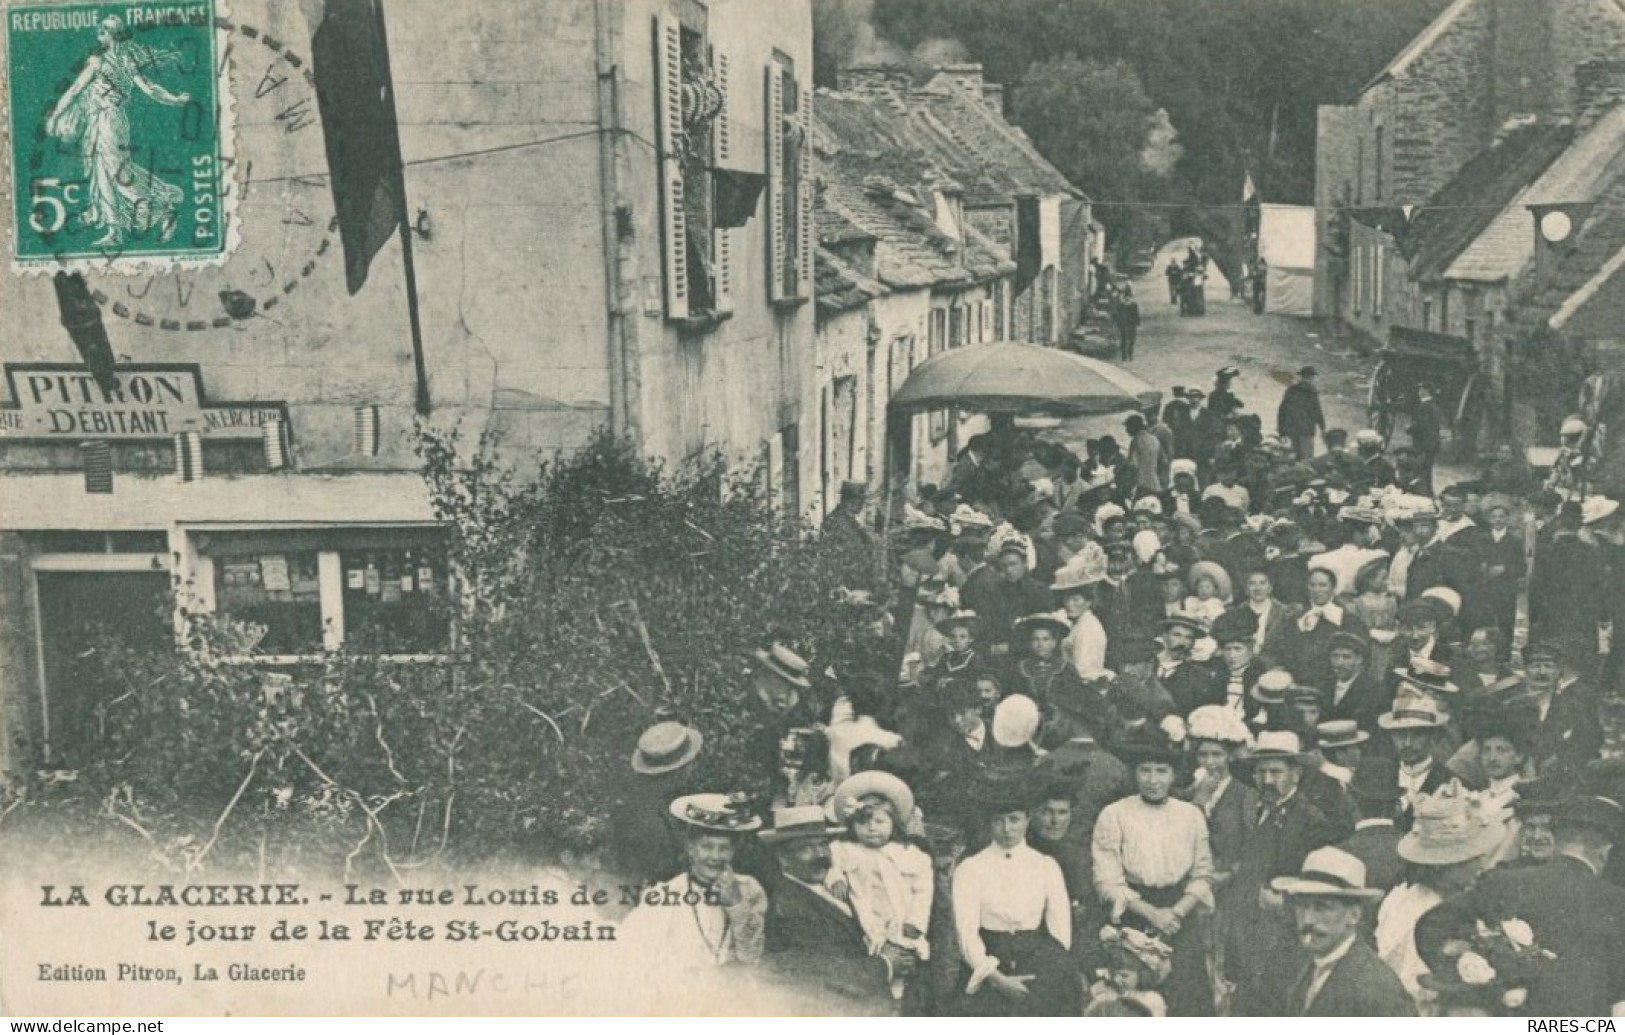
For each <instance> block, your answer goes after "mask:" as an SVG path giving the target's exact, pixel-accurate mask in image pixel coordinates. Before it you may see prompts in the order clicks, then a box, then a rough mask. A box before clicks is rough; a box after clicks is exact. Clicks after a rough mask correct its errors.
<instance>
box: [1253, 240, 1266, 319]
mask: <svg viewBox="0 0 1625 1035" xmlns="http://www.w3.org/2000/svg"><path fill="white" fill-rule="evenodd" d="M1252 279H1253V312H1254V313H1256V314H1258V315H1259V316H1262V315H1264V294H1265V292H1266V291H1267V290H1268V288H1269V280H1270V264H1269V263H1268V262H1265V261H1264V257H1263V256H1262V255H1260V256H1259V257H1258V262H1257V263H1256V264H1255V265H1254V266H1253V278H1252Z"/></svg>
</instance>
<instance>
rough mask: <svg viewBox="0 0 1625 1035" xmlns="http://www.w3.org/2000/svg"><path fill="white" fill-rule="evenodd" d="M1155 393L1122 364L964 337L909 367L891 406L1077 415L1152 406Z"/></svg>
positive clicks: (1157, 394)
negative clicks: (976, 342)
mask: <svg viewBox="0 0 1625 1035" xmlns="http://www.w3.org/2000/svg"><path fill="white" fill-rule="evenodd" d="M1161 399H1162V393H1161V392H1160V391H1158V390H1157V389H1155V388H1152V387H1151V386H1150V385H1148V384H1146V383H1145V382H1144V381H1141V380H1140V379H1139V378H1137V377H1135V376H1134V375H1133V374H1131V373H1129V372H1128V371H1126V370H1124V369H1122V368H1121V367H1115V366H1112V365H1111V364H1110V363H1102V362H1100V361H1099V360H1095V359H1088V358H1086V357H1083V356H1080V355H1078V354H1077V353H1074V352H1065V351H1063V350H1061V349H1056V348H1048V347H1046V346H1043V345H1030V344H1028V343H1026V342H1019V341H1002V342H994V343H991V344H987V345H966V346H963V347H961V348H956V349H949V350H948V351H946V352H942V353H939V354H937V355H935V356H932V357H931V358H930V359H928V360H926V361H925V362H924V363H921V364H920V365H919V366H917V367H915V368H914V372H913V373H911V374H909V375H908V380H906V381H904V382H903V386H902V387H901V388H899V389H898V390H897V393H896V394H895V395H893V396H892V400H891V405H892V409H893V410H894V411H896V412H899V413H919V412H921V411H923V410H936V409H942V408H945V407H957V408H959V409H962V410H971V411H974V412H977V413H1015V414H1052V415H1055V416H1061V417H1079V416H1088V415H1092V414H1101V413H1122V412H1124V411H1127V410H1143V409H1148V408H1150V407H1152V406H1155V405H1156V404H1157V403H1158V402H1159V401H1161Z"/></svg>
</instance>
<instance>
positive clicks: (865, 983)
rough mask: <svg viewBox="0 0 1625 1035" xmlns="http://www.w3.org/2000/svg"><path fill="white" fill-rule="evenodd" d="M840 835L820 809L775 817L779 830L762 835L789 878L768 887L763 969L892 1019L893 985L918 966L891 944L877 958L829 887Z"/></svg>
mask: <svg viewBox="0 0 1625 1035" xmlns="http://www.w3.org/2000/svg"><path fill="white" fill-rule="evenodd" d="M839 832H840V828H838V827H834V826H831V825H830V824H829V823H828V821H827V819H826V818H825V816H824V810H823V809H822V808H820V807H818V806H816V805H814V806H796V807H792V808H785V809H777V810H775V811H774V814H773V829H771V830H764V831H762V832H761V833H760V834H758V835H757V836H758V837H760V838H761V839H762V841H763V842H765V843H766V844H768V845H769V846H771V847H772V848H773V849H774V851H775V853H776V854H777V855H778V860H779V869H780V870H781V871H782V877H781V878H780V879H779V880H777V881H774V882H772V883H771V884H770V886H769V888H768V906H767V927H766V931H765V933H764V937H765V945H764V953H763V957H762V959H763V963H764V964H766V966H767V967H768V969H769V971H770V972H771V973H773V974H774V975H775V976H777V977H778V978H780V979H781V980H783V981H784V982H786V983H787V984H790V985H793V986H795V987H797V988H800V989H804V990H809V991H810V990H813V989H818V990H824V991H828V992H833V993H835V994H836V995H838V996H840V997H841V998H842V999H843V1000H846V1001H847V1002H848V1003H849V1004H850V1005H851V1006H852V1007H854V1008H856V1009H858V1010H861V1011H863V1012H869V1013H875V1014H882V1015H883V1014H889V1013H893V1012H894V1009H893V1000H892V998H891V995H890V990H889V984H890V981H891V979H892V978H893V976H898V977H902V976H906V975H908V974H910V973H912V972H913V970H914V968H915V966H916V965H917V963H918V960H917V959H916V958H915V957H914V955H913V953H911V952H909V951H908V950H907V949H904V948H902V947H901V946H898V945H892V944H888V945H886V946H885V947H883V948H882V949H881V950H880V952H879V954H877V955H873V956H871V955H870V954H869V949H868V945H867V943H866V942H865V941H864V936H863V928H862V927H860V926H858V920H857V916H856V915H855V914H854V913H853V911H852V906H851V905H850V904H849V903H847V902H844V901H842V900H841V899H839V898H837V897H836V896H835V895H833V894H832V893H831V892H830V891H829V890H828V889H827V888H825V887H824V883H823V882H824V877H825V875H826V874H828V873H829V868H830V862H831V860H830V850H829V842H830V838H831V837H832V836H834V835H835V834H836V833H839Z"/></svg>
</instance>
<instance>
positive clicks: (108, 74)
mask: <svg viewBox="0 0 1625 1035" xmlns="http://www.w3.org/2000/svg"><path fill="white" fill-rule="evenodd" d="M3 11H4V17H5V21H6V61H7V67H8V69H9V75H8V77H7V78H8V82H9V84H10V96H9V98H8V104H9V115H10V125H11V135H10V143H11V155H10V158H11V173H12V199H13V209H14V211H13V216H12V221H11V222H12V228H13V231H12V240H13V249H12V263H13V266H14V267H15V268H18V269H23V270H28V269H38V270H57V269H70V270H71V269H82V270H86V271H90V270H95V271H98V272H112V273H135V272H152V271H153V270H163V269H172V268H175V267H195V266H207V265H215V264H218V263H220V262H223V261H224V260H225V258H226V256H227V254H228V253H229V252H230V247H231V240H232V230H233V227H232V226H231V216H232V203H233V201H234V195H235V191H234V190H233V189H232V188H231V183H232V175H231V157H232V132H231V113H232V103H231V96H230V77H229V74H228V70H227V67H226V66H227V62H226V61H225V60H224V59H223V57H222V55H221V54H220V53H219V50H220V47H219V44H218V35H217V17H220V16H221V13H220V12H218V11H217V10H216V3H215V0H203V2H188V3H159V2H143V0H134V2H129V0H126V2H123V3H117V4H109V3H103V4H96V3H59V4H41V5H31V6H6V7H5V8H3Z"/></svg>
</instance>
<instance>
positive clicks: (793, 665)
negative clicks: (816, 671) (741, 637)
mask: <svg viewBox="0 0 1625 1035" xmlns="http://www.w3.org/2000/svg"><path fill="white" fill-rule="evenodd" d="M751 657H753V658H755V659H756V663H757V664H758V665H760V666H761V667H762V668H763V669H765V670H767V671H768V672H771V673H773V674H774V675H775V676H778V677H779V678H780V679H782V680H784V681H785V682H786V683H789V684H790V685H791V686H799V687H801V688H802V689H803V690H806V689H809V688H810V687H811V686H812V680H811V679H809V678H807V677H808V676H809V674H810V673H811V672H812V666H811V665H809V664H808V663H807V660H806V659H805V658H803V657H802V656H801V655H799V654H797V653H796V652H795V651H793V650H791V649H790V648H789V647H786V646H785V645H784V644H782V643H775V644H773V646H772V647H770V648H768V649H767V650H757V651H753V652H752V653H751Z"/></svg>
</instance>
